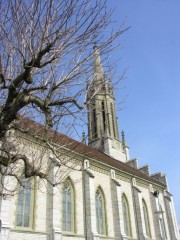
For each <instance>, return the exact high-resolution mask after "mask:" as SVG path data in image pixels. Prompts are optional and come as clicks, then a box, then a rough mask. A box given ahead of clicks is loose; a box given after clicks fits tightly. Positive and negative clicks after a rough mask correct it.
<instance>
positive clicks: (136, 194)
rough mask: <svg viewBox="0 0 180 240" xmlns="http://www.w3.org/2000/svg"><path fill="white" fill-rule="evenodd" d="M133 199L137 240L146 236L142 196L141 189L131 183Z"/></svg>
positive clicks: (144, 238)
mask: <svg viewBox="0 0 180 240" xmlns="http://www.w3.org/2000/svg"><path fill="white" fill-rule="evenodd" d="M132 188H133V189H132V192H133V201H134V210H135V216H136V221H137V222H136V226H137V235H138V240H146V239H148V237H147V236H146V230H145V222H144V217H143V206H142V196H141V191H140V190H139V189H138V188H137V187H136V186H134V185H133V187H132Z"/></svg>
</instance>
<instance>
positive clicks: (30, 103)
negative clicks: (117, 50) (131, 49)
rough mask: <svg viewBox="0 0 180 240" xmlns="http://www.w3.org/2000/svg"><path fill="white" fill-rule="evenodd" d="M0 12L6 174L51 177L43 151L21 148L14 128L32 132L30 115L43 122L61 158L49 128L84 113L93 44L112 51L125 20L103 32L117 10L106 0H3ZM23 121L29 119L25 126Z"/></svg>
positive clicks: (0, 128)
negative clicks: (32, 152)
mask: <svg viewBox="0 0 180 240" xmlns="http://www.w3.org/2000/svg"><path fill="white" fill-rule="evenodd" d="M0 12H1V14H0V141H1V157H0V170H1V174H2V175H3V176H7V175H8V176H13V177H14V178H15V179H16V180H17V181H18V182H19V176H21V175H22V174H24V175H25V177H31V176H39V177H40V178H45V179H46V180H47V172H46V173H42V171H41V168H40V167H39V166H40V165H42V160H39V162H38V160H37V158H39V159H41V157H40V156H41V154H42V152H41V154H39V155H38V157H36V159H34V161H32V159H33V157H32V156H28V155H27V154H26V153H25V152H24V153H23V151H21V153H20V150H19V149H18V148H17V144H14V142H15V139H14V138H12V139H13V141H10V140H9V139H11V137H10V133H11V130H12V129H16V130H19V131H21V132H25V133H28V131H29V125H28V124H30V123H27V122H26V121H25V120H27V119H34V120H35V121H37V122H39V123H41V124H43V126H44V128H43V129H44V133H42V132H41V138H43V139H44V148H42V149H45V148H47V147H48V148H49V149H50V150H51V151H52V152H53V154H54V155H56V157H57V159H60V158H59V156H58V154H57V152H55V148H54V146H52V144H51V141H50V140H49V136H50V134H49V129H50V128H53V129H54V130H59V131H63V128H64V127H65V126H66V124H65V122H68V121H69V120H70V119H71V120H73V121H74V119H79V118H80V115H79V113H80V110H81V111H82V110H83V109H84V108H85V106H86V105H87V97H86V92H87V84H86V83H87V82H88V81H91V79H92V76H93V74H92V73H93V64H92V59H93V51H92V47H93V44H94V43H98V45H99V48H100V50H101V54H103V53H107V52H110V51H111V50H112V45H111V43H112V42H113V41H114V40H115V39H116V38H117V37H118V36H119V35H120V34H121V33H122V32H123V31H125V30H123V29H122V26H121V28H120V29H119V30H118V31H116V32H115V33H111V34H109V35H108V34H106V36H104V31H105V29H106V28H107V27H108V26H109V24H110V22H111V20H110V16H111V14H112V12H111V11H109V10H107V9H106V0H41V1H37V0H29V1H22V0H13V1H12V0H7V1H3V0H1V1H0ZM22 119H23V120H22ZM19 121H20V122H23V121H25V122H26V123H27V124H24V125H23V126H24V127H22V124H19ZM27 121H28V120H27ZM71 123H72V122H71ZM71 126H72V125H71ZM30 128H31V130H32V128H33V127H32V122H31V126H30ZM36 130H37V129H36ZM41 130H42V129H41ZM31 132H32V131H31ZM34 135H35V136H38V131H34ZM42 151H43V150H42ZM22 153H23V154H22ZM29 159H31V160H29ZM19 161H21V162H23V163H24V165H23V169H22V171H19ZM34 162H36V164H34ZM37 163H38V164H37ZM61 163H62V161H61ZM21 165H22V163H21ZM35 165H36V166H35ZM64 165H65V162H64ZM37 166H38V167H37ZM71 167H72V168H73V166H71ZM17 172H21V174H17ZM49 181H50V180H49Z"/></svg>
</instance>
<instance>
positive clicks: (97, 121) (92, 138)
mask: <svg viewBox="0 0 180 240" xmlns="http://www.w3.org/2000/svg"><path fill="white" fill-rule="evenodd" d="M93 66H94V76H93V81H92V84H91V85H90V86H89V87H88V95H89V96H90V99H91V100H90V101H89V104H88V137H89V145H90V146H92V147H95V148H97V149H99V150H100V151H102V152H104V153H106V154H108V155H110V156H112V157H114V158H116V159H119V160H121V161H123V162H125V161H127V160H126V159H127V158H126V157H125V151H124V148H123V143H122V142H121V141H120V139H119V131H118V124H117V118H116V108H115V97H114V93H113V86H112V82H111V81H108V79H107V78H106V75H105V72H104V69H103V65H102V61H101V58H100V50H99V48H98V47H97V46H94V64H93ZM92 96H94V97H92Z"/></svg>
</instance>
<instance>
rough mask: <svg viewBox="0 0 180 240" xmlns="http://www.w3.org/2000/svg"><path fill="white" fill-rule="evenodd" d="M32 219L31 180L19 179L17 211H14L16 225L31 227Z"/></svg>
mask: <svg viewBox="0 0 180 240" xmlns="http://www.w3.org/2000/svg"><path fill="white" fill-rule="evenodd" d="M32 219H33V190H32V181H31V180H30V179H23V180H21V186H20V188H19V193H18V200H17V211H16V227H25V228H30V227H32Z"/></svg>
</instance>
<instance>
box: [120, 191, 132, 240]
mask: <svg viewBox="0 0 180 240" xmlns="http://www.w3.org/2000/svg"><path fill="white" fill-rule="evenodd" d="M122 212H123V222H124V232H125V234H126V235H127V236H131V223H130V215H129V204H128V201H127V198H126V196H125V195H124V194H123V195H122Z"/></svg>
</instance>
